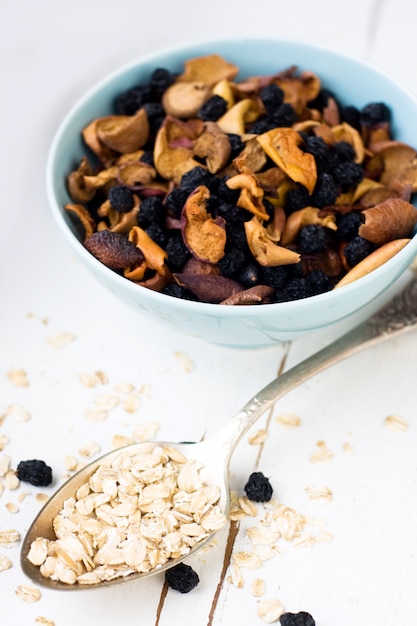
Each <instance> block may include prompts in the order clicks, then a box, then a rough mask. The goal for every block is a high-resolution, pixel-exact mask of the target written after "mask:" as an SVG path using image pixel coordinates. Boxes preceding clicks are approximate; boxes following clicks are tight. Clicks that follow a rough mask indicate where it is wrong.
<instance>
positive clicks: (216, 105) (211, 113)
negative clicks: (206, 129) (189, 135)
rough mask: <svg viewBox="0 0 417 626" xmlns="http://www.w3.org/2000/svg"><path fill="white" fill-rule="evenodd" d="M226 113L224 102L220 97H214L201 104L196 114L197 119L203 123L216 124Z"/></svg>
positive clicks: (225, 103)
mask: <svg viewBox="0 0 417 626" xmlns="http://www.w3.org/2000/svg"><path fill="white" fill-rule="evenodd" d="M226 111H227V102H226V100H225V99H224V98H222V97H221V96H218V95H214V96H211V98H209V99H208V100H207V102H205V103H204V104H203V106H202V107H201V109H200V110H199V112H198V117H199V118H200V119H201V120H203V121H204V122H216V121H217V120H218V119H219V117H221V116H222V115H224V114H225V113H226Z"/></svg>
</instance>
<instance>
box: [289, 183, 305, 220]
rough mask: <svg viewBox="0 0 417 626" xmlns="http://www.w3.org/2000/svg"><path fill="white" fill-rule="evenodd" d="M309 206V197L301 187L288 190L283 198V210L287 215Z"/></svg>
mask: <svg viewBox="0 0 417 626" xmlns="http://www.w3.org/2000/svg"><path fill="white" fill-rule="evenodd" d="M310 204H311V196H310V194H309V193H308V191H307V189H306V188H305V187H303V185H297V187H294V189H290V190H289V191H288V192H287V195H286V196H285V208H286V210H287V212H288V213H293V212H294V211H298V210H299V209H304V207H306V206H309V205H310Z"/></svg>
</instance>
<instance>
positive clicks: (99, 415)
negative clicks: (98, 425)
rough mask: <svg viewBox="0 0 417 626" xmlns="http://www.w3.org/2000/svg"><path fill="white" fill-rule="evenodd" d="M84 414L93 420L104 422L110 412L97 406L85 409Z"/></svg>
mask: <svg viewBox="0 0 417 626" xmlns="http://www.w3.org/2000/svg"><path fill="white" fill-rule="evenodd" d="M84 416H85V417H86V418H87V419H88V420H91V421H92V422H104V420H106V419H107V418H108V416H109V412H108V411H106V410H105V409H99V408H97V407H88V408H87V409H86V410H85V411H84Z"/></svg>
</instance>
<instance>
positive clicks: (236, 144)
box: [227, 133, 245, 159]
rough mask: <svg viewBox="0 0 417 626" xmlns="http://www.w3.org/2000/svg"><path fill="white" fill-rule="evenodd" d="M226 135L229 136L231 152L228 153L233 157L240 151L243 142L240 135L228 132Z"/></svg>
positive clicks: (243, 145)
mask: <svg viewBox="0 0 417 626" xmlns="http://www.w3.org/2000/svg"><path fill="white" fill-rule="evenodd" d="M227 136H228V137H229V141H230V147H231V148H232V154H231V155H230V158H231V159H234V158H235V157H237V156H238V155H239V154H240V153H241V152H242V150H243V148H244V147H245V144H244V143H243V141H242V138H241V136H240V135H236V134H234V133H228V134H227Z"/></svg>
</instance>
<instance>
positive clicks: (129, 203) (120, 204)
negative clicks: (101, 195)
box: [107, 185, 135, 213]
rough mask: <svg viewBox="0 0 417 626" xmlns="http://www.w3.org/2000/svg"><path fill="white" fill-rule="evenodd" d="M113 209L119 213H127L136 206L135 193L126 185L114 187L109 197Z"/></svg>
mask: <svg viewBox="0 0 417 626" xmlns="http://www.w3.org/2000/svg"><path fill="white" fill-rule="evenodd" d="M107 197H108V200H109V201H110V204H111V206H112V208H113V209H114V210H115V211H117V212H118V213H127V212H128V211H130V210H131V209H133V206H134V204H135V201H134V198H133V192H132V190H131V189H129V187H125V185H114V187H111V188H110V189H109V193H108V195H107Z"/></svg>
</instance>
